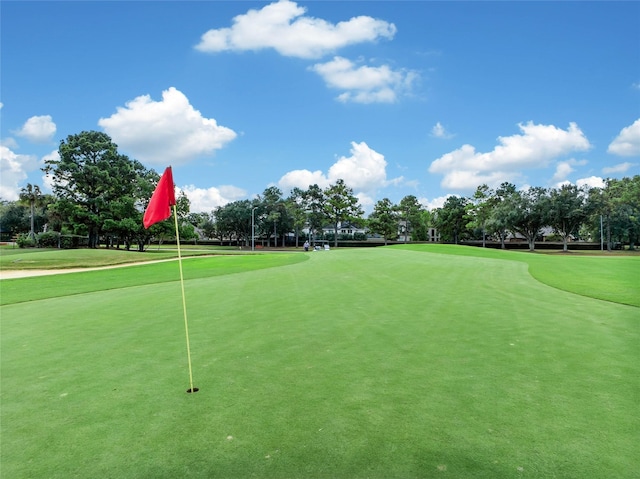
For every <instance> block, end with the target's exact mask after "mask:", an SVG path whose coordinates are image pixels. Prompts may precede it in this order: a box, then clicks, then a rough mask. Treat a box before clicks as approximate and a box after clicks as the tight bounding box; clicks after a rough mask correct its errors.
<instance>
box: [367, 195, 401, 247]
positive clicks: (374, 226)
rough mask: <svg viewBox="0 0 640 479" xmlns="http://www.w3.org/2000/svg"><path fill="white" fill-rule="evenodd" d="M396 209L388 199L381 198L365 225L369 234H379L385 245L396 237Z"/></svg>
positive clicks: (397, 214) (397, 215) (398, 215)
mask: <svg viewBox="0 0 640 479" xmlns="http://www.w3.org/2000/svg"><path fill="white" fill-rule="evenodd" d="M399 218H400V214H399V213H398V209H397V208H396V206H395V205H394V204H393V203H392V202H391V200H390V199H389V198H383V199H382V200H380V201H378V202H376V204H375V205H374V206H373V212H372V213H371V214H370V215H369V218H368V221H367V225H368V229H369V232H370V233H373V234H379V235H381V236H382V237H383V238H384V244H385V245H386V244H387V243H388V241H389V240H390V239H393V240H395V239H396V238H397V237H398V220H399Z"/></svg>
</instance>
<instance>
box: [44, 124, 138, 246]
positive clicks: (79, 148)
mask: <svg viewBox="0 0 640 479" xmlns="http://www.w3.org/2000/svg"><path fill="white" fill-rule="evenodd" d="M58 153H59V158H55V159H49V160H47V161H46V162H45V165H46V166H45V168H44V171H45V172H46V173H47V174H49V175H51V176H52V179H53V193H54V195H55V196H56V197H57V198H58V199H59V201H61V202H63V203H66V204H67V206H66V207H63V208H61V211H66V212H67V213H68V216H67V218H66V220H67V221H68V222H69V223H70V224H71V225H73V226H74V227H76V229H79V228H78V227H79V226H81V227H82V228H80V229H83V230H84V231H85V232H86V234H87V235H88V237H89V247H91V248H95V247H97V246H98V242H99V238H100V235H101V234H102V233H103V231H104V225H105V222H106V221H107V220H108V219H113V215H114V211H113V209H112V207H113V205H114V203H115V202H116V201H120V200H122V199H123V198H125V197H131V198H132V199H133V200H134V202H135V201H137V200H141V199H142V198H139V197H138V198H136V193H137V192H138V187H139V184H138V183H139V182H138V181H137V180H138V179H139V177H140V176H144V175H145V172H146V169H145V168H144V167H143V166H142V164H141V163H139V162H138V161H135V160H130V159H129V158H128V157H127V156H125V155H122V154H120V153H118V147H117V145H116V144H115V143H113V142H112V141H111V138H110V137H109V136H108V135H107V134H106V133H101V132H97V131H83V132H82V133H79V134H77V135H70V136H68V137H67V138H66V140H63V141H61V142H60V147H59V148H58Z"/></svg>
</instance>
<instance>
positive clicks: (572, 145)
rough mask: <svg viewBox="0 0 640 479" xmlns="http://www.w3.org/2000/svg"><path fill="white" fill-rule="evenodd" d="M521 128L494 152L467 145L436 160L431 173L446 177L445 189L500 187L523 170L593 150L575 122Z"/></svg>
mask: <svg viewBox="0 0 640 479" xmlns="http://www.w3.org/2000/svg"><path fill="white" fill-rule="evenodd" d="M518 126H519V128H520V131H521V134H520V135H513V136H507V137H498V142H499V143H500V144H499V145H498V146H496V147H495V148H494V149H493V150H492V151H490V152H488V153H479V152H476V150H475V148H474V147H473V146H471V145H463V146H462V147H461V148H459V149H457V150H454V151H452V152H450V153H446V154H445V155H443V156H441V157H440V158H438V159H436V160H434V161H433V162H432V163H431V165H430V167H429V171H430V172H431V173H441V174H443V175H444V178H443V180H442V182H441V185H442V186H443V187H446V188H451V189H455V190H470V189H474V188H476V187H477V186H478V185H480V184H483V183H486V184H488V185H489V186H497V185H499V184H500V183H501V182H503V181H514V179H516V178H519V177H520V176H521V171H522V169H525V168H540V167H545V166H547V165H548V164H549V162H551V161H552V160H554V159H556V158H558V157H561V156H563V155H566V154H568V153H571V152H573V151H586V150H588V149H589V148H591V145H590V144H589V141H588V140H587V138H586V137H585V135H584V134H583V132H582V131H581V130H580V128H578V126H577V125H576V124H575V123H570V124H569V128H568V129H567V130H563V129H561V128H557V127H555V126H553V125H536V124H534V123H533V122H529V123H527V124H519V125H518Z"/></svg>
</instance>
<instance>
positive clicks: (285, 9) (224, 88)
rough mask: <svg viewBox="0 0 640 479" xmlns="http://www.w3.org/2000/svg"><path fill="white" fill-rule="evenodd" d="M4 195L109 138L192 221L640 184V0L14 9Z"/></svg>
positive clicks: (43, 182)
mask: <svg viewBox="0 0 640 479" xmlns="http://www.w3.org/2000/svg"><path fill="white" fill-rule="evenodd" d="M0 9H1V11H0V13H1V18H2V20H1V21H2V24H1V27H2V31H1V41H2V43H1V48H2V51H1V53H2V57H1V62H2V63H1V67H2V68H1V73H0V80H1V97H0V102H1V103H2V108H1V109H0V118H1V125H0V141H1V145H2V146H1V147H0V148H1V150H0V152H1V157H0V160H1V170H0V172H1V176H0V197H1V198H2V199H5V200H14V199H16V198H17V195H18V193H19V191H20V188H22V187H23V186H25V185H26V184H27V183H32V184H38V185H40V186H41V187H42V188H43V190H44V191H48V186H47V185H48V181H49V180H48V179H47V178H44V177H43V173H42V171H41V170H40V168H41V167H42V164H43V163H42V162H43V161H44V159H46V158H49V157H51V155H57V148H58V145H59V143H60V141H61V140H63V139H65V138H66V137H67V136H68V135H73V134H77V133H80V132H81V131H84V130H98V131H104V132H106V133H107V134H109V135H110V136H111V138H112V139H113V141H114V142H115V143H116V144H117V145H118V147H119V151H120V152H121V153H124V154H126V155H128V156H129V157H131V158H135V159H138V160H140V161H141V162H142V163H143V164H144V165H145V166H147V167H150V168H153V169H155V170H156V171H157V172H159V173H161V172H162V171H163V170H164V168H165V167H166V166H168V165H172V166H173V170H174V180H175V182H176V185H177V187H178V188H180V189H182V190H183V191H185V192H186V194H187V195H188V196H189V199H190V200H191V205H192V211H205V212H209V211H211V210H213V209H214V208H216V207H217V206H221V205H224V204H225V203H227V202H230V201H235V200H240V199H245V198H253V197H255V195H257V194H260V193H262V192H263V191H264V190H265V188H267V187H269V186H272V185H275V186H278V187H279V188H280V189H281V190H282V191H283V192H284V194H285V195H288V193H289V191H290V189H291V188H292V187H294V186H298V187H300V188H303V189H306V188H307V187H308V186H309V185H310V184H314V183H315V184H318V185H319V186H321V187H326V186H328V185H329V184H333V183H335V181H336V180H337V179H339V178H342V179H344V180H345V182H346V183H347V185H349V186H350V187H351V188H352V189H353V190H354V193H356V194H357V196H358V197H359V198H360V202H361V205H362V206H363V207H364V209H365V211H367V212H370V211H371V209H372V207H373V204H374V203H375V202H376V201H377V200H380V199H382V198H385V197H386V198H389V199H390V200H391V201H393V202H395V203H397V202H399V201H400V200H401V199H402V198H403V197H404V196H406V195H415V196H416V197H417V198H418V199H419V200H420V201H421V202H422V203H423V204H424V205H425V206H426V207H429V208H433V207H436V206H440V205H441V204H442V203H443V201H444V199H445V198H446V197H447V196H448V195H451V194H456V195H465V196H466V195H471V194H472V193H473V191H474V190H475V188H476V187H477V186H478V185H480V184H482V183H487V184H489V185H490V186H492V187H495V186H497V185H499V184H500V183H501V182H503V181H510V182H512V183H514V184H515V185H516V186H517V187H518V188H526V187H527V186H543V187H555V186H557V185H559V184H561V183H563V182H570V183H573V184H578V185H582V184H589V185H594V186H597V185H599V184H601V183H602V179H603V178H607V177H610V178H621V177H624V176H633V175H637V174H640V2H635V1H633V2H615V1H603V2H597V1H586V2H577V1H564V2H563V1H554V2H537V1H529V2H520V1H514V2H506V1H497V2H485V1H471V2H463V1H449V2H443V1H440V2H437V1H353V2H350V1H311V2H302V1H301V2H293V1H288V0H281V1H274V2H250V1H237V0H236V1H194V2H190V1H181V2H177V1H139V2H132V1H110V2H97V1H69V2H58V1H46V2H35V1H7V0H3V1H2V2H1V4H0Z"/></svg>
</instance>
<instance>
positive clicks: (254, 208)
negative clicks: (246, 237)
mask: <svg viewBox="0 0 640 479" xmlns="http://www.w3.org/2000/svg"><path fill="white" fill-rule="evenodd" d="M257 208H258V207H257V206H254V207H253V208H251V251H255V249H256V234H255V222H254V216H253V213H254V212H255V211H256V209H257Z"/></svg>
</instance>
